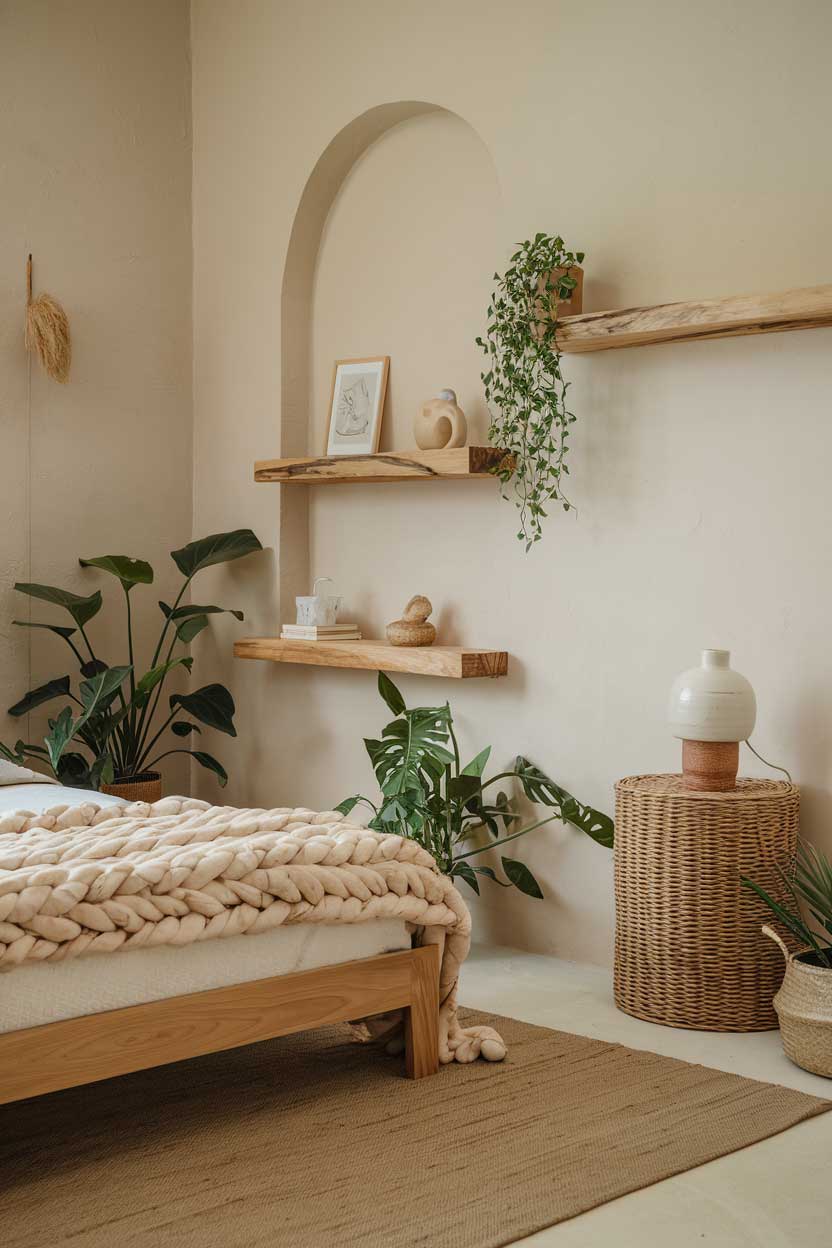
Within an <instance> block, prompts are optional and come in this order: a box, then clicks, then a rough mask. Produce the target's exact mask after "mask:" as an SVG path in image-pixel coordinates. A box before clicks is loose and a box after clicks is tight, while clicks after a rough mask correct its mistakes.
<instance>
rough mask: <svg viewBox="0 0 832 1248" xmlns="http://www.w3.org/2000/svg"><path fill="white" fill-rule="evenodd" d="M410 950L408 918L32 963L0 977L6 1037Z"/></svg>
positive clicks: (1, 1025)
mask: <svg viewBox="0 0 832 1248" xmlns="http://www.w3.org/2000/svg"><path fill="white" fill-rule="evenodd" d="M409 948H410V935H409V932H408V925H407V923H406V922H405V921H404V919H368V920H367V922H366V923H351V924H346V925H344V924H340V923H332V924H327V923H305V924H304V923H298V924H295V925H294V926H289V927H278V928H274V929H273V930H272V931H268V932H260V933H259V934H258V935H254V936H229V937H228V938H227V939H226V940H209V941H205V942H203V943H199V942H197V943H196V944H193V945H186V946H184V947H183V948H181V949H177V948H173V947H171V946H170V945H160V946H159V947H157V948H154V949H132V950H130V951H129V952H125V953H120V954H118V955H117V956H113V955H111V954H106V953H91V954H88V955H87V956H86V957H82V958H72V959H71V960H68V961H66V962H54V963H52V964H50V963H48V962H41V963H33V964H31V965H28V966H19V967H17V968H16V969H15V970H14V971H9V972H7V973H6V974H5V975H0V1033H3V1032H7V1031H18V1030H19V1029H20V1028H23V1027H40V1026H41V1025H42V1024H44V1023H54V1022H58V1020H59V1019H64V1018H78V1017H80V1016H81V1015H84V1014H100V1013H102V1011H104V1010H117V1009H121V1008H122V1007H124V1006H127V1005H143V1004H144V1003H145V1002H147V1001H162V1000H164V999H165V998H166V997H178V996H182V995H184V994H185V993H188V992H203V991H205V990H206V989H209V988H226V987H228V986H229V985H231V984H243V983H249V982H250V981H251V980H253V979H267V978H268V977H269V976H271V975H288V974H290V973H291V972H292V971H310V970H313V969H314V968H315V967H317V966H334V965H336V964H337V963H339V962H351V961H353V959H355V958H372V957H376V956H377V955H378V954H380V953H392V952H395V951H397V950H401V949H409Z"/></svg>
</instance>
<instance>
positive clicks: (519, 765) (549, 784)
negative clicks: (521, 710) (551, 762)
mask: <svg viewBox="0 0 832 1248" xmlns="http://www.w3.org/2000/svg"><path fill="white" fill-rule="evenodd" d="M515 767H516V770H517V775H518V777H519V779H520V783H521V784H522V786H523V791H524V793H525V794H526V797H528V798H529V799H530V800H531V801H533V802H539V803H541V804H542V805H543V806H551V807H553V808H554V809H556V810H558V811H559V813H560V817H561V819H563V821H564V823H571V824H572V826H573V827H575V828H578V829H579V831H581V832H585V833H586V834H587V836H589V837H591V838H592V840H593V841H597V843H598V844H599V845H603V846H604V848H605V849H612V846H613V842H614V840H615V825H614V824H613V821H612V819H610V817H609V815H604V814H602V813H601V811H600V810H595V809H594V808H593V807H592V806H584V804H583V803H582V802H579V801H578V799H577V798H576V797H573V796H572V794H571V793H567V791H566V789H562V788H561V787H560V785H559V784H555V782H554V780H550V778H549V777H548V776H547V775H546V774H545V773H544V772H542V771H541V770H540V768H539V767H535V766H534V764H533V763H530V762H529V760H528V759H527V758H523V757H522V755H518V757H517V760H516V762H515Z"/></svg>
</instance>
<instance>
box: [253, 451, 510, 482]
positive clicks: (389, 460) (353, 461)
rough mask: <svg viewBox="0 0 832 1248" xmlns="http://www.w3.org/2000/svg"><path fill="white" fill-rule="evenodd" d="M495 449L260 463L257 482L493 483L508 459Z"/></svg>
mask: <svg viewBox="0 0 832 1248" xmlns="http://www.w3.org/2000/svg"><path fill="white" fill-rule="evenodd" d="M505 457H506V453H505V451H500V450H497V449H495V448H494V447H493V446H460V447H455V448H453V449H452V450H449V449H445V450H442V451H383V452H381V454H378V455H322V456H321V457H320V458H317V459H309V458H306V459H260V460H258V461H257V462H256V463H255V465H254V480H255V481H295V482H298V483H299V484H302V485H337V484H339V483H343V482H345V481H377V482H384V481H464V480H477V481H493V479H494V478H493V470H494V469H495V468H497V467H499V465H500V464H501V463H502V461H503V459H505Z"/></svg>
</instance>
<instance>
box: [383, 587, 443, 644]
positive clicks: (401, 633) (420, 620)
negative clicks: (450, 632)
mask: <svg viewBox="0 0 832 1248" xmlns="http://www.w3.org/2000/svg"><path fill="white" fill-rule="evenodd" d="M432 610H433V606H432V604H431V601H430V599H429V598H426V597H425V596H424V594H416V595H415V596H414V597H413V598H411V599H410V602H409V603H408V604H407V606H406V607H405V609H404V611H403V612H402V618H401V619H400V620H394V621H393V623H392V624H388V625H387V640H388V641H389V642H390V645H391V646H432V645H433V643H434V642H435V641H436V629H435V628H434V627H433V625H432V624H429V623H428V622H427V619H428V616H429V615H430V613H431V611H432Z"/></svg>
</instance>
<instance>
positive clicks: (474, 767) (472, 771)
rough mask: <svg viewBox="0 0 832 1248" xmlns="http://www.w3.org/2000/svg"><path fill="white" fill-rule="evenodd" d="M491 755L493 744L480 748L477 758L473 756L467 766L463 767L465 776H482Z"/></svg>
mask: <svg viewBox="0 0 832 1248" xmlns="http://www.w3.org/2000/svg"><path fill="white" fill-rule="evenodd" d="M490 756H491V746H490V745H487V746H486V747H485V749H484V750H480V752H479V754H478V755H477V757H476V758H472V759H471V761H470V763H468V764H467V766H465V767H463V768H462V775H463V776H481V775H482V773H483V772H484V771H485V764H486V763H487V762H488V760H489V758H490Z"/></svg>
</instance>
